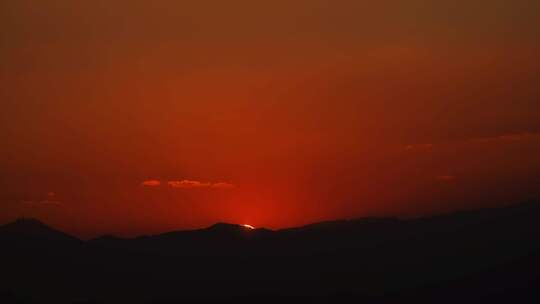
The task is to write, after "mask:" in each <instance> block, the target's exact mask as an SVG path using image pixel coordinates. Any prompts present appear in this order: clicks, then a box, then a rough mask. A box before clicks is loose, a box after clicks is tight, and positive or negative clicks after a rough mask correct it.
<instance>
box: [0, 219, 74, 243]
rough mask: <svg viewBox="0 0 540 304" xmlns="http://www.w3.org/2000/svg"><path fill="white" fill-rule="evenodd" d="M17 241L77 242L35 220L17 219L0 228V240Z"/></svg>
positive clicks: (71, 237)
mask: <svg viewBox="0 0 540 304" xmlns="http://www.w3.org/2000/svg"><path fill="white" fill-rule="evenodd" d="M6 239H10V240H13V241H15V240H17V241H31V240H34V241H65V242H74V241H78V239H77V238H75V237H73V236H70V235H68V234H66V233H63V232H60V231H58V230H55V229H53V228H51V227H49V226H47V225H45V224H44V223H42V222H40V221H39V220H36V219H27V218H24V219H18V220H16V221H14V222H12V223H9V224H6V225H3V226H0V240H6Z"/></svg>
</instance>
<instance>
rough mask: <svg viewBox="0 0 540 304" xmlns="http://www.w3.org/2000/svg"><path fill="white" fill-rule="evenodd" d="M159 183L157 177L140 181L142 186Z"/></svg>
mask: <svg viewBox="0 0 540 304" xmlns="http://www.w3.org/2000/svg"><path fill="white" fill-rule="evenodd" d="M160 185H161V181H159V180H157V179H149V180H145V181H143V182H142V183H141V186H144V187H159V186H160Z"/></svg>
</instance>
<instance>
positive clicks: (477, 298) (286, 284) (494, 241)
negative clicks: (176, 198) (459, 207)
mask: <svg viewBox="0 0 540 304" xmlns="http://www.w3.org/2000/svg"><path fill="white" fill-rule="evenodd" d="M539 232H540V203H536V202H530V203H527V204H521V205H515V206H509V207H504V208H493V209H481V210H472V211H465V212H456V213H451V214H442V215H437V216H430V217H422V218H417V219H394V218H365V219H358V220H348V221H333V222H324V223H315V224H312V225H307V226H304V227H298V228H292V229H283V230H277V231H270V230H266V229H250V228H247V227H244V226H241V225H234V224H226V223H218V224H215V225H213V226H211V227H208V228H204V229H198V230H189V231H174V232H169V233H164V234H158V235H153V236H144V237H137V238H126V239H124V238H117V237H113V236H104V237H101V238H97V239H94V240H90V241H84V242H83V241H77V240H76V239H75V241H74V242H73V240H74V238H72V237H70V236H67V235H65V234H63V233H61V232H58V231H55V230H53V229H51V228H49V227H47V226H46V225H44V224H42V223H40V222H37V221H35V220H23V221H17V222H14V223H11V224H8V225H5V226H2V227H0V235H2V236H4V237H3V238H0V241H1V242H3V245H4V246H3V247H2V248H3V249H4V248H8V250H2V251H0V263H2V264H1V265H0V269H2V273H3V276H2V277H1V279H0V280H2V281H0V301H2V299H3V298H2V295H5V297H4V298H5V299H6V301H12V300H13V299H17V300H19V299H23V300H22V302H26V303H34V302H35V303H44V302H45V303H48V302H50V303H114V302H126V301H127V302H135V303H190V302H197V303H200V302H204V303H206V302H216V303H221V302H230V301H234V302H236V303H242V302H243V303H248V302H249V303H253V302H257V303H261V302H263V303H264V302H268V303H274V302H280V301H286V300H294V301H297V302H298V301H300V302H303V301H309V302H318V301H320V302H331V303H339V302H364V303H389V302H395V303H424V302H425V303H433V302H437V303H455V302H465V303H470V302H494V301H499V300H502V301H505V302H512V303H529V302H531V303H534V301H536V303H537V302H538V300H540V297H539V296H538V290H540V233H539ZM6 235H8V236H9V238H8V239H6V238H5V236H6ZM20 239H25V240H27V239H32V240H39V242H33V241H32V242H31V244H38V245H35V246H34V245H32V246H26V247H24V246H22V247H21V246H10V245H13V244H14V243H15V242H14V241H16V240H20ZM6 240H7V242H6ZM57 240H61V241H60V242H58V241H57ZM74 244H76V245H74ZM29 248H30V250H29ZM59 287H61V288H59ZM6 301H4V302H6ZM19 302H21V301H19ZM6 303H7V302H6Z"/></svg>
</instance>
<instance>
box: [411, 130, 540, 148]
mask: <svg viewBox="0 0 540 304" xmlns="http://www.w3.org/2000/svg"><path fill="white" fill-rule="evenodd" d="M538 139H540V132H522V133H506V134H500V135H494V136H486V137H472V138H466V139H458V140H449V141H442V142H439V143H437V144H431V143H425V144H409V145H405V146H402V149H404V150H405V151H408V152H426V151H431V150H433V149H435V148H437V147H443V148H444V147H448V146H452V145H460V144H478V143H480V144H483V143H486V144H489V143H493V144H499V143H500V144H502V143H513V142H520V141H526V140H538Z"/></svg>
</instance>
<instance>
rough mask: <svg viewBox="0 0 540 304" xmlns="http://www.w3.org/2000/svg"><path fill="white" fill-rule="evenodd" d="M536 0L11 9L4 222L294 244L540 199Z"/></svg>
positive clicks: (169, 0) (214, 1)
mask: <svg viewBox="0 0 540 304" xmlns="http://www.w3.org/2000/svg"><path fill="white" fill-rule="evenodd" d="M539 37H540V2H539V1H537V0H515V1H508V0H507V1H503V0H490V1H488V0H468V1H463V0H457V1H455V0H454V1H449V0H440V1H427V0H409V1H401V0H395V1H389V0H382V1H376V3H374V2H373V1H358V0H287V1H285V0H273V1H266V0H264V1H248V0H231V1H218V0H198V1H195V0H186V1H173V0H154V1H142V0H130V1H128V0H107V1H105V0H96V1H71V0H51V1H40V0H0V104H1V111H0V145H1V147H2V148H1V149H0V169H1V170H0V222H7V221H10V220H13V219H15V218H17V217H20V216H27V217H38V218H40V219H42V220H44V221H45V222H47V223H50V224H51V225H54V226H56V227H58V228H61V229H63V230H65V231H68V232H71V233H75V234H77V235H80V236H83V237H90V236H95V235H98V234H102V233H115V234H120V235H136V234H143V233H155V232H160V231H165V230H170V229H184V228H195V227H202V226H206V225H210V224H212V223H214V222H218V221H220V222H221V221H225V222H233V223H242V224H243V223H247V224H250V225H253V226H255V227H270V228H280V227H287V226H296V225H301V224H305V223H309V222H314V221H320V220H327V219H337V218H354V217H360V216H367V215H398V216H417V215H422V214H427V213H432V212H443V211H448V210H454V209H462V208H474V207H478V206H486V205H497V204H501V203H506V202H516V201H520V200H524V199H530V198H538V197H540V173H539V172H540V38H539Z"/></svg>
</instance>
